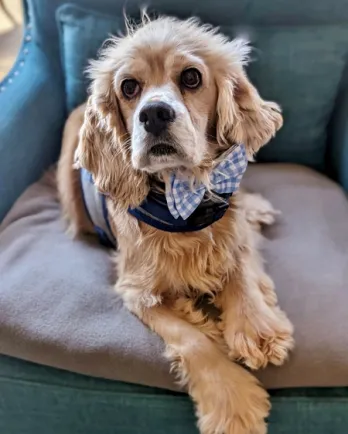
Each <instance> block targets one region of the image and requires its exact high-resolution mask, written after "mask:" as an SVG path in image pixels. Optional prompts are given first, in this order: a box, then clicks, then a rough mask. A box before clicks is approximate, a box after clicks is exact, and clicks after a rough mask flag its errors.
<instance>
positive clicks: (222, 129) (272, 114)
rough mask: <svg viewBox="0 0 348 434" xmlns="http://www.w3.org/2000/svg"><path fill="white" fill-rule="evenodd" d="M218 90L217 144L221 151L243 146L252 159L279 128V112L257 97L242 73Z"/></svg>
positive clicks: (273, 105) (280, 117)
mask: <svg viewBox="0 0 348 434" xmlns="http://www.w3.org/2000/svg"><path fill="white" fill-rule="evenodd" d="M218 87H219V89H218V100H217V141H218V143H219V144H220V145H221V146H224V147H225V146H230V145H231V144H233V143H243V144H244V145H245V147H246V150H247V153H248V156H249V157H250V158H252V156H253V155H254V154H255V153H256V152H257V151H258V150H259V149H260V148H261V146H263V145H265V144H266V143H267V142H268V141H269V140H270V139H271V138H272V137H273V136H274V135H275V133H276V132H277V131H278V130H279V129H280V128H281V126H282V124H283V118H282V115H281V109H280V107H279V106H278V104H276V103H275V102H270V101H264V100H263V99H262V98H261V97H260V95H259V93H258V91H257V90H256V89H255V87H254V86H253V85H252V84H251V83H250V81H249V80H248V78H247V77H246V75H245V73H244V71H243V70H242V69H241V70H240V71H239V72H238V73H237V74H236V73H235V74H234V75H233V76H230V77H228V78H225V79H223V80H221V82H220V83H219V86H218Z"/></svg>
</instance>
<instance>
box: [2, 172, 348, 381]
mask: <svg viewBox="0 0 348 434" xmlns="http://www.w3.org/2000/svg"><path fill="white" fill-rule="evenodd" d="M49 178H50V177H46V178H44V179H43V180H42V181H41V182H39V183H37V184H35V185H33V186H32V187H30V188H29V189H28V190H27V191H26V192H25V193H24V195H23V196H22V197H21V198H20V199H19V200H18V201H17V203H16V204H15V206H14V208H13V209H12V211H11V212H10V213H9V214H8V216H7V217H6V218H5V220H4V222H3V224H2V226H1V229H0V275H1V280H0V312H1V315H0V353H1V354H7V355H10V356H15V357H18V358H22V359H26V360H30V361H33V362H37V363H41V364H43V365H50V366H54V367H59V368H63V369H67V370H71V371H75V372H80V373H83V374H88V375H92V376H96V377H104V378H109V379H116V380H122V381H127V382H135V383H139V384H145V385H149V386H158V387H164V388H169V389H176V385H175V384H174V382H173V377H171V376H170V375H169V369H168V365H167V362H166V361H165V359H164V358H163V356H162V351H163V345H162V341H161V340H160V338H159V337H158V336H157V335H155V334H154V333H152V332H150V331H149V330H148V329H147V328H145V327H144V326H143V325H142V324H141V322H140V321H138V320H137V319H136V318H135V317H134V316H132V315H131V314H130V313H129V312H128V311H127V310H126V309H125V308H123V306H122V302H121V300H120V299H119V298H118V297H117V296H116V295H114V293H113V292H112V287H111V285H112V282H113V281H114V279H115V276H113V268H112V265H111V260H110V259H109V257H108V255H109V252H108V251H107V250H105V249H103V248H102V247H101V246H100V245H99V244H97V243H95V244H94V243H89V242H87V241H86V240H76V241H72V240H70V239H69V237H68V236H67V235H66V234H65V233H64V225H63V223H62V222H61V220H60V212H59V205H58V202H57V198H56V193H55V189H54V187H53V186H52V181H50V179H49ZM245 186H247V187H248V188H249V189H252V190H256V191H257V192H260V193H262V194H263V195H264V196H266V197H268V198H269V199H270V200H271V202H272V203H273V204H274V206H275V207H276V208H278V209H280V210H281V211H282V212H283V216H282V217H281V218H280V219H279V221H278V223H277V224H276V225H274V226H273V227H271V228H269V229H268V230H267V231H265V236H266V240H265V244H264V255H265V257H266V259H267V263H268V264H267V267H268V269H269V272H270V274H271V275H272V276H273V278H274V279H275V282H276V286H277V292H278V295H279V299H280V304H281V306H282V307H283V308H284V310H285V311H286V312H287V313H288V315H289V317H290V318H291V320H292V321H293V323H294V324H295V331H296V333H295V339H296V344H297V347H296V350H295V352H294V354H293V355H292V357H291V360H290V361H289V362H288V363H287V364H286V365H285V366H284V367H282V368H274V367H270V368H268V369H266V370H265V371H262V372H259V373H258V376H259V377H260V379H261V380H262V381H263V383H264V384H265V385H266V387H268V388H283V387H298V386H299V387H303V386H348V332H347V321H346V318H347V303H348V299H347V291H346V289H347V284H346V282H347V280H348V255H347V246H348V226H347V221H348V201H347V199H346V197H345V195H344V193H343V192H342V190H341V189H340V188H339V187H338V186H337V185H336V184H334V183H333V182H332V181H330V180H329V179H327V178H326V177H324V176H322V175H319V174H317V173H315V172H313V171H311V170H310V169H305V168H301V167H299V166H291V165H290V166H287V165H281V164H269V165H256V166H251V167H250V168H249V169H248V171H247V173H246V179H245Z"/></svg>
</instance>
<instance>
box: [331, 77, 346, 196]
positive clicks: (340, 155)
mask: <svg viewBox="0 0 348 434" xmlns="http://www.w3.org/2000/svg"><path fill="white" fill-rule="evenodd" d="M347 81H348V79H347ZM331 139H332V140H331V143H330V146H329V161H330V169H331V171H332V175H333V177H334V178H335V179H336V180H337V181H338V182H339V183H340V184H341V185H342V187H343V188H344V189H345V190H346V191H347V192H348V83H347V84H346V86H345V89H342V90H341V91H340V95H339V98H338V102H337V104H336V108H335V113H334V118H333V123H332V137H331Z"/></svg>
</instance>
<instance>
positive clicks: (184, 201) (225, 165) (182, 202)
mask: <svg viewBox="0 0 348 434" xmlns="http://www.w3.org/2000/svg"><path fill="white" fill-rule="evenodd" d="M247 165H248V158H247V155H246V151H245V146H244V145H238V146H237V147H235V148H234V149H233V150H232V151H231V152H229V153H228V155H226V157H225V158H224V160H222V161H221V162H220V163H219V164H217V165H216V166H215V168H214V169H213V171H212V173H211V175H210V186H211V190H212V191H213V192H215V193H218V194H223V193H234V192H235V191H237V190H238V188H239V184H240V182H241V180H242V177H243V174H244V172H245V170H246V168H247ZM205 192H206V186H205V185H204V184H200V185H198V186H194V187H192V182H190V181H189V180H187V179H186V180H185V179H181V178H180V177H178V176H177V175H176V174H175V173H173V174H172V175H171V178H170V183H169V185H167V188H166V199H167V205H168V209H169V211H170V213H171V214H172V216H173V217H174V218H175V219H177V218H179V217H180V216H181V217H182V218H183V219H184V220H186V219H187V218H188V217H190V215H191V214H192V213H193V212H194V211H195V210H196V209H197V207H198V206H199V204H200V203H201V202H202V199H203V197H204V194H205Z"/></svg>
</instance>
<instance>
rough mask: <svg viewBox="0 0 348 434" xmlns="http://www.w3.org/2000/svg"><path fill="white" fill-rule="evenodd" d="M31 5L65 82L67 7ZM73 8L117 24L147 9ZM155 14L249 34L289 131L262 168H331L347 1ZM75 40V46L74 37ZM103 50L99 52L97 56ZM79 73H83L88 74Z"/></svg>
mask: <svg viewBox="0 0 348 434" xmlns="http://www.w3.org/2000/svg"><path fill="white" fill-rule="evenodd" d="M27 2H28V4H27V6H28V15H29V19H30V20H31V21H32V25H33V37H34V39H35V40H36V41H37V43H38V45H39V46H40V47H41V49H42V50H43V51H44V52H45V54H46V57H47V59H48V60H49V61H50V62H51V63H52V64H54V65H56V68H55V71H56V73H57V75H62V74H64V72H63V71H64V68H62V64H61V59H62V57H63V58H64V56H62V53H61V51H62V48H61V44H60V43H59V32H58V25H57V9H58V8H59V7H60V6H61V5H62V4H64V3H66V2H65V1H63V0H50V1H47V0H27ZM69 3H70V4H73V6H72V9H69V10H74V6H75V7H82V8H84V9H87V11H84V12H83V13H87V14H88V13H89V12H88V9H90V10H91V11H96V12H98V13H103V14H106V15H109V16H110V17H113V16H114V17H116V16H117V17H121V16H122V14H123V9H124V7H125V8H126V12H127V14H129V15H138V13H139V7H140V5H142V4H143V2H142V1H138V0H128V1H126V2H125V1H124V0H74V1H71V0H70V1H69ZM151 8H153V9H154V10H156V11H158V12H160V13H164V14H170V15H176V16H179V17H188V16H192V15H195V16H199V17H200V18H201V19H202V21H205V22H209V23H212V24H214V25H218V26H221V27H222V30H223V31H224V32H225V33H228V34H235V33H236V32H237V33H238V29H240V28H242V29H244V30H245V29H247V31H248V32H249V33H250V34H251V36H252V37H253V38H255V45H256V47H257V48H258V49H259V50H258V51H256V52H255V54H256V57H257V58H258V59H257V62H254V63H252V64H251V66H250V68H249V70H248V73H249V75H250V77H251V79H252V81H253V82H254V83H255V84H256V85H257V87H258V88H259V90H260V92H261V94H262V96H264V97H265V98H267V99H275V100H277V101H278V102H280V103H281V105H282V106H283V108H284V117H285V127H284V128H283V130H282V131H281V132H280V134H279V135H278V136H277V138H276V140H275V141H273V142H272V143H271V144H270V145H269V146H267V147H266V148H265V149H264V150H263V151H262V152H261V153H260V157H259V158H260V160H261V161H285V162H296V163H303V164H306V165H309V166H312V167H314V168H317V169H323V168H324V166H325V154H326V146H327V132H328V129H327V125H328V124H329V121H330V119H331V114H332V112H333V108H334V105H335V99H336V96H337V94H338V92H339V88H340V83H341V82H342V77H343V74H344V73H345V72H344V71H345V62H346V56H347V55H348V8H347V7H346V0H292V1H289V0H276V1H275V0H263V1H256V0H251V1H240V0H238V1H237V0H233V1H232V0H214V1H202V0H153V1H151V3H150V9H151ZM73 14H74V13H73ZM91 14H92V17H93V20H96V19H100V18H96V17H95V16H93V14H94V12H92V13H91ZM77 15H78V16H80V15H79V14H77ZM60 18H62V17H60ZM62 21H64V17H63V18H62ZM106 21H107V22H108V23H111V24H109V27H108V26H105V37H106V36H107V33H108V32H109V31H115V29H114V25H113V24H112V19H110V18H106ZM99 27H101V26H99ZM88 30H89V31H91V29H87V30H86V29H85V34H84V35H83V36H84V39H83V41H84V43H86V40H87V41H89V42H88V43H89V44H91V46H92V45H93V36H94V35H93V34H91V35H90V39H89V40H88V38H87V39H86V38H85V36H86V32H88ZM67 31H69V29H68V30H67ZM97 36H98V37H99V38H100V37H101V36H103V35H101V34H98V35H96V37H97ZM72 38H74V36H73V37H72ZM75 38H76V34H75ZM68 40H69V41H71V40H72V39H71V37H70V36H69V38H68ZM97 48H98V47H94V48H93V50H92V53H94V52H95V51H96V50H97ZM67 49H68V48H67ZM74 49H76V47H74ZM81 49H82V50H83V48H81ZM86 52H88V53H90V52H91V51H90V50H89V51H86ZM65 54H66V53H65ZM86 56H87V54H86ZM76 57H78V56H76ZM82 57H83V56H82ZM71 59H72V60H71ZM80 60H81V59H80ZM83 60H84V59H83ZM85 60H86V61H87V59H85ZM71 61H72V62H74V52H71V53H70V62H71ZM65 66H66V65H65ZM73 66H74V65H73ZM76 66H81V65H80V64H79V65H75V67H76ZM80 69H81V72H80V73H82V69H83V68H80ZM70 70H71V65H69V71H70ZM65 71H66V69H65ZM65 82H66V77H65ZM68 92H70V88H68ZM80 93H81V92H80ZM70 96H71V95H68V97H70ZM73 97H74V95H73Z"/></svg>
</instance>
